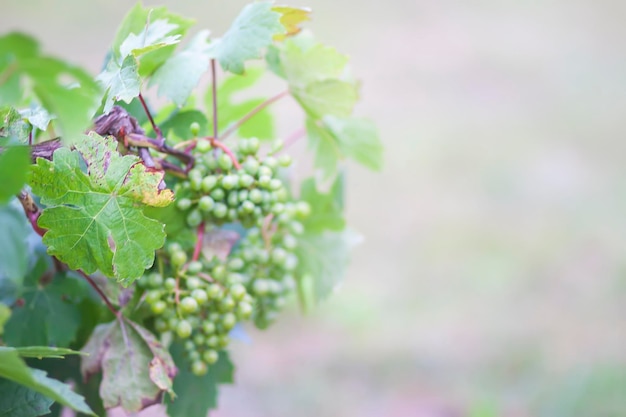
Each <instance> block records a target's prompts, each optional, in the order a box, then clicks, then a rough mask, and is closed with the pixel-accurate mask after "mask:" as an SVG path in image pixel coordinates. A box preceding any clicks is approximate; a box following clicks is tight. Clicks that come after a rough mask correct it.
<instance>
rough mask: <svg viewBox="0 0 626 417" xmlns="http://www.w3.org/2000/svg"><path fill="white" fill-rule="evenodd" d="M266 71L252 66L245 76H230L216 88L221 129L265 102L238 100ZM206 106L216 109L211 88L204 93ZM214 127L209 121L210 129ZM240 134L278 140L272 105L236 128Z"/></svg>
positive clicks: (208, 109) (260, 100)
mask: <svg viewBox="0 0 626 417" xmlns="http://www.w3.org/2000/svg"><path fill="white" fill-rule="evenodd" d="M263 74H264V70H263V68H261V67H256V68H249V69H247V70H246V72H245V73H243V74H242V75H231V76H229V77H228V78H226V80H224V82H223V83H222V84H221V85H220V86H219V87H218V89H217V107H218V109H219V112H218V117H219V126H220V130H222V131H223V130H225V129H226V128H228V127H229V126H230V125H231V124H233V123H236V122H238V121H239V120H240V119H241V118H242V117H244V116H245V115H247V114H248V113H249V112H250V111H252V110H253V109H254V108H256V107H257V106H259V105H260V104H261V103H263V102H265V99H264V98H251V99H248V100H245V101H243V102H242V101H238V100H236V97H237V96H239V95H240V94H241V93H242V92H243V91H245V90H246V89H247V88H250V87H252V86H253V85H255V84H256V83H257V82H258V81H259V80H260V78H261V77H262V76H263ZM205 105H206V106H207V112H208V113H211V112H212V110H213V97H212V91H211V88H209V89H208V90H207V93H206V95H205ZM211 130H212V123H211V122H209V131H211ZM237 133H238V135H239V136H240V137H253V136H254V137H257V138H259V139H267V140H269V139H275V137H276V136H275V126H274V118H273V117H272V113H271V111H270V108H269V107H266V108H264V109H262V110H261V111H259V112H258V113H256V114H255V115H254V116H253V117H252V118H251V119H249V120H248V121H246V122H245V123H243V124H242V125H241V126H239V128H238V129H237Z"/></svg>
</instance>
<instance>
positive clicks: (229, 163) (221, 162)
mask: <svg viewBox="0 0 626 417" xmlns="http://www.w3.org/2000/svg"><path fill="white" fill-rule="evenodd" d="M217 164H218V166H219V167H220V168H222V169H223V170H224V171H229V170H230V169H231V168H232V167H233V160H232V159H230V156H228V155H226V154H225V153H223V154H221V155H220V156H219V158H218V160H217Z"/></svg>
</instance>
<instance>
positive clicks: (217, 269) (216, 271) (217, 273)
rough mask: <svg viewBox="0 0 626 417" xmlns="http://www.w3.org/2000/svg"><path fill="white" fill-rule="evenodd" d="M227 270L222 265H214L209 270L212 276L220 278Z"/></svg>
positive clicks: (224, 275) (222, 277)
mask: <svg viewBox="0 0 626 417" xmlns="http://www.w3.org/2000/svg"><path fill="white" fill-rule="evenodd" d="M227 272H228V271H227V270H226V267H225V266H224V265H215V266H214V267H213V269H212V270H211V275H212V276H213V278H215V279H219V280H221V279H224V277H226V273H227Z"/></svg>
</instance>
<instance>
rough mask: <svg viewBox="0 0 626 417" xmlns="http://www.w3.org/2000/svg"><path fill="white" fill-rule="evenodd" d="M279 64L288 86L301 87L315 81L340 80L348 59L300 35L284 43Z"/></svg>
mask: <svg viewBox="0 0 626 417" xmlns="http://www.w3.org/2000/svg"><path fill="white" fill-rule="evenodd" d="M280 63H281V67H282V70H283V71H284V73H285V78H287V81H288V82H289V84H290V85H293V86H301V87H302V86H306V85H308V84H311V83H313V82H315V81H323V80H330V79H337V80H338V79H341V78H342V77H343V76H344V74H345V72H346V65H347V63H348V57H347V56H345V55H342V54H340V53H339V52H337V50H336V49H335V48H332V47H330V46H326V45H323V44H321V43H317V42H315V41H314V40H313V39H311V38H310V37H307V36H302V35H301V36H297V37H295V38H292V39H289V40H287V41H286V42H285V47H284V48H283V50H282V53H281V55H280Z"/></svg>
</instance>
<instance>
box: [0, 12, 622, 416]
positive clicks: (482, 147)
mask: <svg viewBox="0 0 626 417" xmlns="http://www.w3.org/2000/svg"><path fill="white" fill-rule="evenodd" d="M2 3H3V4H2V13H1V14H0V27H1V28H2V30H3V31H5V30H9V29H19V30H23V31H27V32H30V33H33V34H35V35H36V36H38V37H39V38H40V39H42V42H43V44H44V46H45V48H46V50H48V51H50V52H53V53H56V54H60V55H63V56H64V57H66V58H68V59H70V60H73V61H75V62H77V63H80V64H83V65H85V66H87V67H88V68H89V69H91V70H92V71H93V72H94V73H96V72H97V71H98V69H99V68H100V65H101V62H102V58H103V56H104V53H105V51H106V48H107V46H108V45H109V43H110V41H111V39H112V37H113V34H114V31H115V29H116V26H117V24H118V22H119V21H120V20H121V18H122V16H123V15H124V13H125V12H126V10H127V9H128V8H130V7H131V6H132V3H131V2H128V1H102V0H97V1H89V2H78V1H72V0H48V1H43V0H39V1H25V0H21V1H17V0H3V2H2ZM146 3H148V4H156V3H155V2H152V1H149V2H146ZM158 4H165V5H168V6H170V7H171V9H172V10H174V11H177V12H179V13H181V14H184V15H188V16H192V17H195V18H197V19H198V27H202V28H204V27H209V28H211V29H213V33H214V34H216V35H219V34H220V33H222V32H223V30H224V29H225V28H226V27H227V25H228V23H229V22H230V21H231V19H232V18H233V17H234V16H235V15H236V13H237V11H238V10H239V9H240V8H241V7H242V6H243V5H244V4H245V3H244V2H242V1H239V0H237V1H233V0H228V1H226V0H220V1H204V2H175V1H162V2H159V3H158ZM295 4H297V5H309V6H311V7H313V9H314V20H313V22H312V23H311V24H310V25H309V27H310V28H311V29H313V31H314V32H315V33H316V34H317V37H318V38H319V39H320V40H322V41H324V42H327V43H329V44H333V45H335V46H336V47H337V48H338V49H339V50H340V51H342V52H345V53H347V54H348V55H350V56H351V67H352V69H353V72H354V73H355V74H356V75H357V77H358V78H359V79H360V80H362V82H363V87H362V102H361V103H360V104H359V106H358V109H357V113H358V114H360V115H364V116H369V117H371V118H372V119H374V120H375V121H376V123H377V124H378V126H379V128H380V132H381V135H382V138H383V140H384V143H385V146H386V151H385V168H384V170H383V172H382V173H378V174H377V173H371V172H367V171H366V170H364V169H362V168H361V167H359V166H356V165H350V172H349V175H348V195H347V208H348V218H349V221H350V223H351V225H352V226H353V228H354V229H356V230H358V231H359V232H360V233H361V234H362V235H363V236H364V237H365V241H364V243H363V244H362V245H361V246H359V247H358V248H357V249H356V250H355V252H354V256H353V262H352V266H351V268H350V272H349V274H348V276H347V278H346V281H345V283H344V284H343V285H342V286H341V288H340V289H339V290H338V291H337V293H336V294H335V295H334V296H333V297H332V299H330V300H329V301H327V302H325V303H323V304H322V305H320V306H319V308H317V309H316V310H314V311H313V312H311V313H310V314H309V315H308V316H302V315H300V313H299V312H298V310H297V308H296V306H295V305H294V306H292V307H291V308H290V309H289V310H288V312H287V313H286V314H285V315H284V316H283V318H282V319H281V320H279V322H278V323H277V324H276V325H275V326H274V327H273V328H271V329H270V330H269V331H265V332H259V331H256V330H254V329H249V334H250V336H251V338H252V340H253V342H252V343H251V344H244V343H240V342H236V343H234V347H233V354H232V356H233V359H234V361H235V363H236V365H237V375H236V380H237V382H236V385H234V386H227V387H225V388H223V389H222V392H221V397H220V408H219V410H218V411H217V412H215V413H214V414H212V415H214V416H217V417H227V416H228V417H288V416H298V417H308V416H315V417H325V416H328V417H331V416H332V417H352V416H359V417H380V416H389V417H457V416H459V417H501V416H502V417H530V416H533V417H535V416H539V417H542V416H546V417H547V416H550V417H555V416H556V417H560V416H563V417H574V416H581V417H583V416H606V417H613V416H615V417H618V416H624V415H626V395H625V394H626V356H625V355H624V352H626V323H625V320H626V277H625V271H626V262H625V259H626V255H625V252H624V248H625V247H626V233H625V232H624V231H625V230H626V216H625V213H626V182H625V180H624V178H625V168H624V158H625V157H624V155H626V152H625V151H626V141H625V140H624V138H625V137H626V135H625V133H626V117H624V114H626V48H625V47H624V42H623V39H624V36H625V35H626V28H625V26H624V23H623V20H624V19H623V18H624V16H625V15H626V3H624V2H619V1H611V0H607V1H576V0H574V1H572V0H570V1H565V0H546V1H541V2H521V1H504V2H502V1H493V0H484V1H476V2H460V1H454V0H442V1H437V2H433V1H422V0H419V1H409V0H390V1H385V2H363V1H356V0H346V1H341V2H339V1H331V0H315V1H309V2H304V1H300V0H299V1H297V2H295ZM273 86H274V84H272V83H270V84H268V87H267V88H268V90H269V89H271V88H273ZM276 109H277V111H280V112H281V114H282V117H283V120H286V121H284V122H282V123H283V125H282V128H283V129H284V130H285V132H284V133H287V132H288V130H289V127H290V126H291V125H292V124H295V123H296V122H297V121H298V120H299V118H300V117H301V116H300V114H299V112H298V111H297V109H295V108H294V107H293V106H292V105H291V104H290V103H288V102H285V103H282V104H281V105H280V106H277V107H276ZM279 117H281V115H279ZM303 149H304V144H302V146H301V149H299V150H297V151H298V152H301V151H302V150H303ZM303 165H304V164H303ZM181 395H184V393H183V394H181ZM111 415H112V416H122V415H123V414H121V413H117V412H113V413H111ZM160 415H162V414H161V413H160V412H159V410H158V407H156V408H155V409H151V410H148V411H146V412H145V413H142V414H141V416H160Z"/></svg>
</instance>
